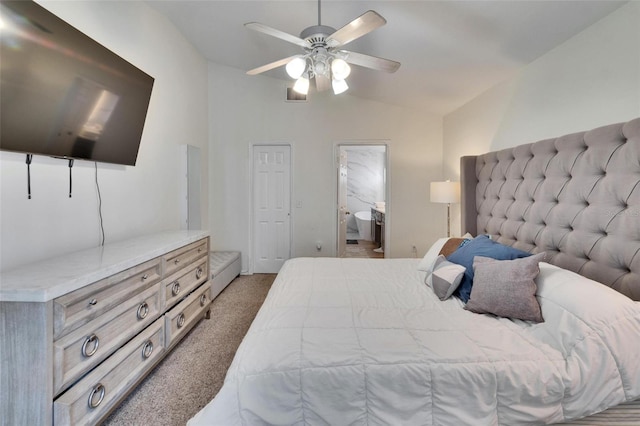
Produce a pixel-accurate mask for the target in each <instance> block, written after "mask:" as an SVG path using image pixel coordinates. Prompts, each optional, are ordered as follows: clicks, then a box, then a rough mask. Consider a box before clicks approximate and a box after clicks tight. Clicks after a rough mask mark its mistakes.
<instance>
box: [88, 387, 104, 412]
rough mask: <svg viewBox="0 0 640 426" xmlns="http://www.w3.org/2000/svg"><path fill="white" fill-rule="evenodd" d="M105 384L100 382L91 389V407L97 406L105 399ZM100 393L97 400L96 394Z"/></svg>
mask: <svg viewBox="0 0 640 426" xmlns="http://www.w3.org/2000/svg"><path fill="white" fill-rule="evenodd" d="M104 392H105V389H104V385H103V384H102V383H98V384H97V385H95V386H94V387H93V389H91V393H90V394H89V408H96V407H97V406H98V405H100V403H101V402H102V400H103V399H104ZM96 395H98V400H97V401H95V396H96Z"/></svg>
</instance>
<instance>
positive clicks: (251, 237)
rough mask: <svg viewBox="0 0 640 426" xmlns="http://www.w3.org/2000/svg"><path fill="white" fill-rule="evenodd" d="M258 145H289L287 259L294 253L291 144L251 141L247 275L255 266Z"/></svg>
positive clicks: (251, 272)
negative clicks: (254, 170) (254, 157)
mask: <svg viewBox="0 0 640 426" xmlns="http://www.w3.org/2000/svg"><path fill="white" fill-rule="evenodd" d="M260 146H288V147H289V259H291V258H292V257H293V253H294V247H293V241H295V239H294V235H293V230H294V226H293V220H294V208H293V183H294V182H295V178H294V175H293V173H294V172H293V165H294V164H295V163H294V157H293V152H294V149H293V144H292V143H289V142H252V143H250V144H249V150H248V151H249V152H248V157H249V164H250V166H249V167H248V169H249V191H248V197H249V203H248V205H249V209H250V210H249V256H248V257H249V265H248V268H247V269H248V270H247V274H248V275H253V274H254V266H255V247H254V245H253V243H254V240H255V229H254V228H255V227H254V222H255V221H254V219H255V214H254V211H255V205H254V181H253V178H254V173H253V154H254V150H255V148H256V147H260Z"/></svg>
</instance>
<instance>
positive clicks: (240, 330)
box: [104, 274, 276, 426]
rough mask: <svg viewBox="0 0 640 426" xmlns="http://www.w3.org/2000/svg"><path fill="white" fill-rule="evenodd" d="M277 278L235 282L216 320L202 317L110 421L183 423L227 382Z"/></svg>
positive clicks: (218, 304)
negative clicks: (251, 326)
mask: <svg viewBox="0 0 640 426" xmlns="http://www.w3.org/2000/svg"><path fill="white" fill-rule="evenodd" d="M275 277H276V275H275V274H255V275H251V276H240V277H238V278H236V279H235V280H234V281H233V282H231V284H229V286H227V288H226V289H225V290H224V291H223V292H222V293H220V294H219V295H218V297H216V299H215V300H214V301H213V303H212V305H211V319H209V320H207V319H204V320H202V321H200V322H199V323H198V324H197V325H196V326H195V327H194V328H193V329H192V330H191V331H190V332H189V334H187V335H186V336H185V338H184V339H183V340H182V341H181V342H180V343H179V344H178V346H176V347H175V348H174V349H173V350H172V351H171V352H170V353H169V354H168V355H167V356H166V358H164V359H163V360H162V361H161V362H160V364H158V366H157V367H156V368H155V369H154V370H153V371H152V372H151V373H150V374H149V375H148V376H147V377H146V378H145V379H144V381H143V382H142V383H140V385H139V386H138V387H137V388H136V389H135V390H134V391H133V392H132V393H131V394H130V395H129V396H128V397H127V399H125V400H124V401H123V402H122V404H121V405H120V406H119V407H118V408H116V410H115V411H114V412H113V413H112V414H111V415H110V416H109V417H108V418H107V419H106V420H105V422H104V424H105V425H118V426H120V425H126V426H129V425H131V426H134V425H135V426H138V425H140V426H147V425H154V426H173V425H181V426H183V425H184V424H185V423H186V422H187V420H189V419H190V418H191V417H192V416H194V415H195V414H196V413H197V412H198V411H200V409H202V407H204V406H205V405H206V404H207V403H208V402H209V401H211V399H213V397H214V396H215V395H216V394H217V393H218V390H220V388H221V387H222V383H223V382H224V377H225V375H226V373H227V369H228V368H229V365H231V361H232V360H233V356H234V355H235V353H236V350H237V348H238V346H239V345H240V342H241V341H242V338H243V337H244V335H245V334H246V333H247V330H248V329H249V326H250V325H251V322H252V321H253V318H254V317H255V316H256V313H257V312H258V309H260V306H262V302H263V301H264V299H265V297H266V295H267V293H268V291H269V288H271V284H272V283H273V280H274V279H275Z"/></svg>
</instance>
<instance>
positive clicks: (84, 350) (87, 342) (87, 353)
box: [82, 334, 100, 358]
mask: <svg viewBox="0 0 640 426" xmlns="http://www.w3.org/2000/svg"><path fill="white" fill-rule="evenodd" d="M92 343H93V349H91V350H90V351H87V348H88V347H89V345H90V344H92ZM98 346H100V339H98V336H96V335H95V334H91V335H90V336H87V337H86V338H85V339H84V343H83V344H82V356H84V357H85V358H89V357H90V356H92V355H93V354H95V353H96V351H97V350H98Z"/></svg>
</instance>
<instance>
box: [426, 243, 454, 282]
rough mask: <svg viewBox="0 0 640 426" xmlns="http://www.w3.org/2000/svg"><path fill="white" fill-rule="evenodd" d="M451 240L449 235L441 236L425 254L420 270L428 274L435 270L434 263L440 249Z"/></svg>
mask: <svg viewBox="0 0 640 426" xmlns="http://www.w3.org/2000/svg"><path fill="white" fill-rule="evenodd" d="M447 241H449V237H445V238H439V239H438V240H436V242H435V243H433V245H432V246H431V248H430V249H429V250H427V254H425V255H424V257H423V258H422V260H421V261H420V264H419V265H418V271H424V272H426V273H427V276H428V274H430V273H431V271H432V270H433V264H434V263H435V262H436V259H437V258H438V255H439V254H440V250H442V247H444V245H445V244H446V242H447ZM427 285H428V284H427Z"/></svg>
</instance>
